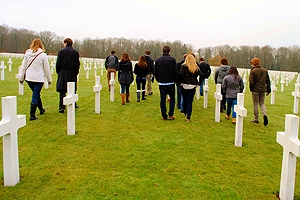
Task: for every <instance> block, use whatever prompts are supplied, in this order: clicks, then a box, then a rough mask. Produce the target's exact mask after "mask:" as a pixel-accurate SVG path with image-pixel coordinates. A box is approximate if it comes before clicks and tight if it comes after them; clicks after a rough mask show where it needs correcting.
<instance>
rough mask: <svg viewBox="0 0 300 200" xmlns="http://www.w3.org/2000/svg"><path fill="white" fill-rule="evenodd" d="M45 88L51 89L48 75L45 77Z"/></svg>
mask: <svg viewBox="0 0 300 200" xmlns="http://www.w3.org/2000/svg"><path fill="white" fill-rule="evenodd" d="M44 88H45V89H49V82H48V78H47V76H46V75H44Z"/></svg>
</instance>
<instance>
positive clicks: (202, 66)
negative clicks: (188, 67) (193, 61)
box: [199, 62, 211, 80]
mask: <svg viewBox="0 0 300 200" xmlns="http://www.w3.org/2000/svg"><path fill="white" fill-rule="evenodd" d="M199 68H200V70H201V72H202V73H203V76H202V77H201V78H202V79H203V80H204V79H206V78H208V77H209V76H210V74H211V68H210V66H209V64H207V63H206V62H201V63H200V64H199Z"/></svg>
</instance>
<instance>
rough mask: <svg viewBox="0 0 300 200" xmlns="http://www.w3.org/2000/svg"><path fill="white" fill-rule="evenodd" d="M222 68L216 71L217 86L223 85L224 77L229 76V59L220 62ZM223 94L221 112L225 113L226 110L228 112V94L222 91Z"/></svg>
mask: <svg viewBox="0 0 300 200" xmlns="http://www.w3.org/2000/svg"><path fill="white" fill-rule="evenodd" d="M220 64H221V65H220V66H219V67H218V68H217V69H216V72H215V83H216V84H221V85H222V83H223V79H224V77H225V76H226V75H227V74H228V70H229V65H228V60H227V58H225V57H224V58H222V59H221V60H220ZM221 94H222V101H221V108H220V109H221V110H220V112H221V113H223V111H224V110H226V94H225V91H223V90H221Z"/></svg>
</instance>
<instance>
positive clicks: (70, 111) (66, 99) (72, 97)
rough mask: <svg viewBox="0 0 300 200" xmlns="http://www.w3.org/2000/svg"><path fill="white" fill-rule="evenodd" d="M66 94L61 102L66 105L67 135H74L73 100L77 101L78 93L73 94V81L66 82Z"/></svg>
mask: <svg viewBox="0 0 300 200" xmlns="http://www.w3.org/2000/svg"><path fill="white" fill-rule="evenodd" d="M67 93H68V95H67V96H66V97H64V99H63V104H64V105H67V106H68V108H67V124H68V130H67V134H68V135H75V102H76V101H78V94H75V83H74V82H68V85H67Z"/></svg>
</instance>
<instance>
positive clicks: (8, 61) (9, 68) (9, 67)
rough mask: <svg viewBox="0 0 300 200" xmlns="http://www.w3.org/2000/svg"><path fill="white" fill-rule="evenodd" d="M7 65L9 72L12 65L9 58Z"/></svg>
mask: <svg viewBox="0 0 300 200" xmlns="http://www.w3.org/2000/svg"><path fill="white" fill-rule="evenodd" d="M7 63H8V64H9V66H8V71H9V72H11V64H13V62H12V61H11V58H9V60H8V62H7Z"/></svg>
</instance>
